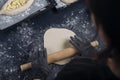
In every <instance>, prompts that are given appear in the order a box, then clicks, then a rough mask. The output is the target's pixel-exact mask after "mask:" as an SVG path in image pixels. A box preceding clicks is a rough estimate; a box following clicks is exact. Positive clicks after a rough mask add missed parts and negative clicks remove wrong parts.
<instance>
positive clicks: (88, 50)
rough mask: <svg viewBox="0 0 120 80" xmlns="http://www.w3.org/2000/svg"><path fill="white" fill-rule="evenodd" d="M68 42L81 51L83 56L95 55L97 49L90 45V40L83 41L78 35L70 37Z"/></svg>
mask: <svg viewBox="0 0 120 80" xmlns="http://www.w3.org/2000/svg"><path fill="white" fill-rule="evenodd" d="M70 43H71V44H72V45H73V46H74V47H75V48H76V49H77V50H78V51H79V52H80V53H81V56H83V57H96V52H97V50H96V49H95V48H94V47H93V46H92V45H91V42H88V41H86V42H83V41H82V40H81V39H80V37H78V36H74V37H71V40H70Z"/></svg>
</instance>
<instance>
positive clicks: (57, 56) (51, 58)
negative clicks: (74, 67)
mask: <svg viewBox="0 0 120 80" xmlns="http://www.w3.org/2000/svg"><path fill="white" fill-rule="evenodd" d="M91 45H92V46H93V47H95V46H98V45H99V43H98V41H93V42H91ZM76 53H77V50H76V49H75V48H73V47H71V48H66V49H64V50H61V51H58V52H55V53H53V54H50V55H48V59H47V60H48V64H51V63H54V62H56V61H60V60H63V59H65V58H68V57H72V56H73V55H75V54H76ZM31 67H32V62H29V63H26V64H23V65H21V66H20V69H21V71H25V70H27V69H30V68H31Z"/></svg>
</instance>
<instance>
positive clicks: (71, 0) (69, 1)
mask: <svg viewBox="0 0 120 80" xmlns="http://www.w3.org/2000/svg"><path fill="white" fill-rule="evenodd" d="M61 1H62V2H63V3H65V4H71V3H74V2H77V1H78V0H61Z"/></svg>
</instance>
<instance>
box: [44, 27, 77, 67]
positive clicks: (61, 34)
mask: <svg viewBox="0 0 120 80" xmlns="http://www.w3.org/2000/svg"><path fill="white" fill-rule="evenodd" d="M74 35H75V33H74V32H72V31H70V30H68V29H64V28H51V29H49V30H47V31H46V32H45V34H44V47H45V48H46V49H47V54H51V53H54V52H57V51H61V50H63V49H65V48H68V47H72V45H71V44H70V43H69V40H70V36H74ZM70 60H71V58H67V59H65V60H61V61H58V62H55V64H59V65H64V64H66V63H68V62H69V61H70Z"/></svg>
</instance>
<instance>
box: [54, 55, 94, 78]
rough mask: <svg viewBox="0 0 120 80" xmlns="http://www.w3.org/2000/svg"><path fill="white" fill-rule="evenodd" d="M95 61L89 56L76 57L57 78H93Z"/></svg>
mask: <svg viewBox="0 0 120 80" xmlns="http://www.w3.org/2000/svg"><path fill="white" fill-rule="evenodd" d="M94 66H95V65H94V62H93V61H92V60H91V59H88V58H80V57H78V58H75V59H73V60H72V61H71V62H70V63H68V64H67V65H66V66H65V67H64V68H63V69H62V71H61V72H60V73H59V74H58V75H57V77H56V78H55V80H91V79H90V78H91V76H93V75H94V73H93V72H94V70H95V67H94Z"/></svg>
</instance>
